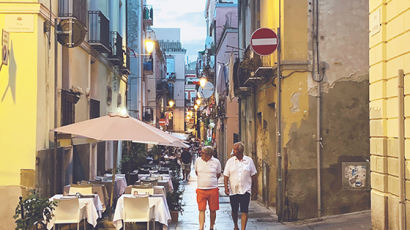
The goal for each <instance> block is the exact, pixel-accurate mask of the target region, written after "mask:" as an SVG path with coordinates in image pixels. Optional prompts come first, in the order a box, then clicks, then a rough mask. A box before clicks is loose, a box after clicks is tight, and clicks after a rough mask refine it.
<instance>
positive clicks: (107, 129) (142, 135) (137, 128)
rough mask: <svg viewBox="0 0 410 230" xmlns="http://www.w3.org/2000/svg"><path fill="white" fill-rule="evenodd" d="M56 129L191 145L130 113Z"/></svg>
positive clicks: (98, 136) (109, 138)
mask: <svg viewBox="0 0 410 230" xmlns="http://www.w3.org/2000/svg"><path fill="white" fill-rule="evenodd" d="M54 131H56V132H59V133H66V134H73V135H77V136H82V137H87V138H92V139H95V140H99V141H133V142H139V143H146V144H156V145H166V146H174V147H181V148H186V147H189V145H186V144H184V143H183V142H182V141H181V140H179V139H178V138H176V137H174V136H172V135H170V134H168V133H166V132H164V131H162V130H160V129H157V128H155V127H153V126H151V125H149V124H146V123H144V122H143V121H140V120H137V119H135V118H132V117H130V116H128V115H119V114H109V115H106V116H102V117H98V118H94V119H90V120H85V121H81V122H77V123H74V124H70V125H66V126H62V127H59V128H56V129H55V130H54ZM114 146H115V148H114V156H113V158H114V167H113V172H112V183H113V186H112V190H111V199H110V207H112V200H113V194H114V181H115V171H116V170H117V164H116V162H117V148H118V146H117V144H115V145H114Z"/></svg>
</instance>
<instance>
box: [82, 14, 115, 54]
mask: <svg viewBox="0 0 410 230" xmlns="http://www.w3.org/2000/svg"><path fill="white" fill-rule="evenodd" d="M88 19H89V26H88V28H89V31H88V44H90V45H91V46H92V47H93V48H94V49H95V50H97V51H98V52H101V53H110V52H111V47H110V21H109V20H108V19H107V18H106V17H105V16H104V14H103V13H102V12H101V11H88Z"/></svg>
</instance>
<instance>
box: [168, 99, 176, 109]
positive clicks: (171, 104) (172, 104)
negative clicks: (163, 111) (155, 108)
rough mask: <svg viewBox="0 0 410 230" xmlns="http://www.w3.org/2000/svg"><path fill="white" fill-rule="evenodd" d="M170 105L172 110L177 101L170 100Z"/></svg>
mask: <svg viewBox="0 0 410 230" xmlns="http://www.w3.org/2000/svg"><path fill="white" fill-rule="evenodd" d="M168 105H169V107H170V108H172V107H173V106H174V105H175V101H174V100H169V101H168Z"/></svg>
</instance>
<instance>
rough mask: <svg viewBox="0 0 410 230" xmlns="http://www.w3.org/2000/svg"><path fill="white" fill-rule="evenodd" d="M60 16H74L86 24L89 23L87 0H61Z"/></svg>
mask: <svg viewBox="0 0 410 230" xmlns="http://www.w3.org/2000/svg"><path fill="white" fill-rule="evenodd" d="M58 16H59V17H74V18H76V19H77V20H78V21H80V22H81V23H82V24H83V25H84V26H86V25H87V0H59V1H58Z"/></svg>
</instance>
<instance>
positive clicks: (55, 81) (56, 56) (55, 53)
mask: <svg viewBox="0 0 410 230" xmlns="http://www.w3.org/2000/svg"><path fill="white" fill-rule="evenodd" d="M51 2H52V1H51V0H50V36H51V23H52V19H51V14H52V10H53V9H52V7H51ZM57 81H58V43H57V18H55V19H54V128H57V126H58V122H57V116H58V112H57V110H58V90H57V87H58V84H57ZM54 158H55V159H54V160H55V161H54V165H53V166H54V194H56V193H57V132H54Z"/></svg>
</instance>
